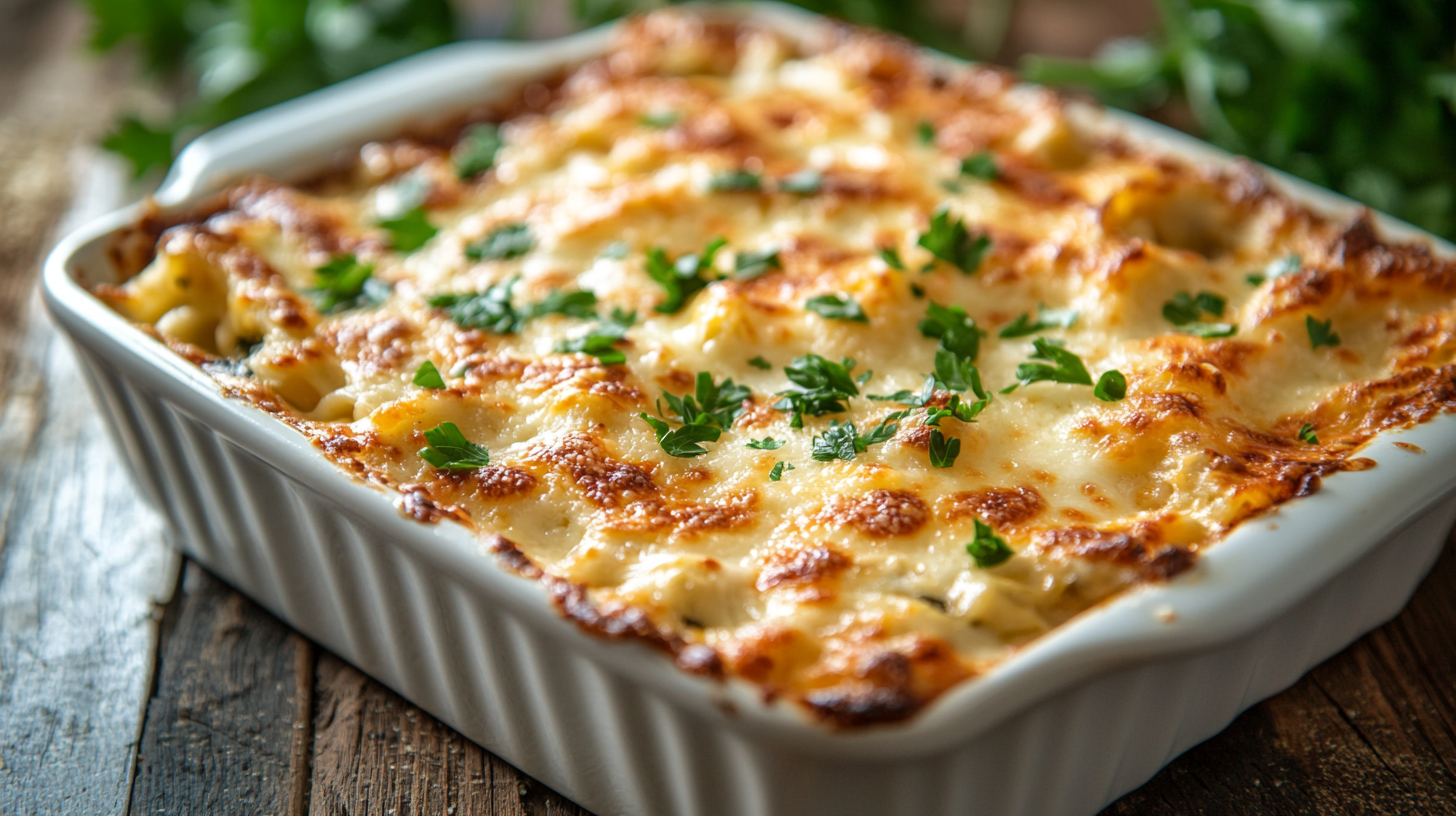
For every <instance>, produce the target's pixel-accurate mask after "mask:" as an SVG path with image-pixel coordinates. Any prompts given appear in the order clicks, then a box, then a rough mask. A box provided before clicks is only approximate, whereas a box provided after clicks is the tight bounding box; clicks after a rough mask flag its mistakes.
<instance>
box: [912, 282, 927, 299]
mask: <svg viewBox="0 0 1456 816" xmlns="http://www.w3.org/2000/svg"><path fill="white" fill-rule="evenodd" d="M910 294H912V295H914V296H915V297H917V298H923V297H925V289H924V287H922V286H920V285H919V284H916V283H912V284H910Z"/></svg>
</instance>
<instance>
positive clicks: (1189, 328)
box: [1163, 292, 1237, 337]
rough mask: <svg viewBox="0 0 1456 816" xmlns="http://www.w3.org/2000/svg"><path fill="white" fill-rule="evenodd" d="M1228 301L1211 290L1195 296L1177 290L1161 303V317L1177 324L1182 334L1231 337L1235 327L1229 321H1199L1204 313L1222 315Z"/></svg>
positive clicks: (1214, 315)
mask: <svg viewBox="0 0 1456 816" xmlns="http://www.w3.org/2000/svg"><path fill="white" fill-rule="evenodd" d="M1227 304H1228V302H1227V301H1225V300H1224V299H1223V298H1222V297H1221V296H1219V295H1216V294H1214V293H1213V292H1199V293H1198V295H1197V296H1196V297H1195V296H1193V295H1190V294H1188V293H1187V292H1177V293H1175V294H1174V295H1173V299H1172V300H1170V301H1168V302H1166V303H1164V304H1163V319H1165V320H1167V321H1168V322H1169V323H1172V324H1173V325H1174V326H1177V327H1178V328H1179V329H1180V330H1181V331H1182V332H1183V333H1184V334H1192V335H1196V336H1198V337H1232V336H1233V334H1234V332H1235V331H1237V329H1236V328H1235V327H1234V326H1233V324H1231V323H1203V322H1199V321H1200V319H1201V318H1202V317H1203V316H1204V315H1210V316H1212V317H1223V312H1224V308H1225V307H1226V306H1227Z"/></svg>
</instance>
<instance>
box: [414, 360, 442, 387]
mask: <svg viewBox="0 0 1456 816" xmlns="http://www.w3.org/2000/svg"><path fill="white" fill-rule="evenodd" d="M413 382H414V384H415V385H418V386H419V387H421V388H429V389H432V390H435V391H438V390H440V389H441V388H444V387H445V378H444V377H441V376H440V369H438V368H435V364H434V363H432V362H430V361H429V360H426V361H424V362H423V363H420V367H419V368H417V369H415V378H414V380H413Z"/></svg>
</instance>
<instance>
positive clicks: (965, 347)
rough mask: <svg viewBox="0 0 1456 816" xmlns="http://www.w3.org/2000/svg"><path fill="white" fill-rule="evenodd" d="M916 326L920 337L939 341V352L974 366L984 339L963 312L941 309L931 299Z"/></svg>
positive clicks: (945, 307)
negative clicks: (948, 353)
mask: <svg viewBox="0 0 1456 816" xmlns="http://www.w3.org/2000/svg"><path fill="white" fill-rule="evenodd" d="M918 326H919V329H920V333H921V334H923V335H925V336H926V337H930V338H935V339H938V340H940V348H941V349H943V350H945V351H947V352H950V353H951V354H953V355H955V356H956V357H958V358H960V359H962V360H965V361H966V362H970V363H974V362H975V361H976V358H977V357H978V356H979V355H980V353H981V338H982V337H985V336H986V333H985V332H984V331H982V330H981V329H980V328H978V327H977V326H976V321H975V319H974V318H971V317H970V316H968V315H967V314H966V310H965V309H963V308H961V307H960V306H942V305H940V304H939V303H936V302H935V301H933V300H932V301H931V302H930V303H929V304H928V305H927V306H926V307H925V317H924V318H923V319H922V320H921V321H920V323H919V324H918ZM956 390H957V391H963V390H965V389H964V388H958V389H956Z"/></svg>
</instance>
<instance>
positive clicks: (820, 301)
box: [804, 295, 870, 323]
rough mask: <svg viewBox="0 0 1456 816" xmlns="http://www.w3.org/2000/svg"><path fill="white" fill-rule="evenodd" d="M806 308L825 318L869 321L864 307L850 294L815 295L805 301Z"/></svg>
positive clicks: (857, 321)
mask: <svg viewBox="0 0 1456 816" xmlns="http://www.w3.org/2000/svg"><path fill="white" fill-rule="evenodd" d="M804 308H805V309H807V310H809V311H811V312H813V313H814V314H816V315H819V316H820V317H822V318H824V319H825V320H852V321H854V322H855V323H868V322H870V319H869V318H868V317H866V316H865V313H864V309H862V308H860V305H859V303H857V302H855V300H854V298H852V297H850V296H848V295H815V296H814V297H811V298H809V299H808V300H806V301H804Z"/></svg>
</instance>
